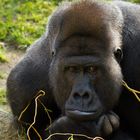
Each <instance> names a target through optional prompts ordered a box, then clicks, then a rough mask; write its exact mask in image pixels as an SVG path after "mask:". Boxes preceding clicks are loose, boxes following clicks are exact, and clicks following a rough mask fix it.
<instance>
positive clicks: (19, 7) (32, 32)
mask: <svg viewBox="0 0 140 140" xmlns="http://www.w3.org/2000/svg"><path fill="white" fill-rule="evenodd" d="M61 1H63V0H0V108H2V109H4V110H7V111H8V110H9V108H8V106H7V101H6V96H5V92H6V79H7V76H8V74H9V72H10V70H11V69H12V68H13V67H14V66H15V65H16V63H18V61H19V60H20V59H21V58H22V56H23V55H24V53H25V51H26V49H27V48H28V47H29V46H30V45H31V44H32V43H33V42H34V41H35V40H36V39H37V38H39V37H40V36H41V35H42V34H43V33H44V32H45V28H46V24H47V21H48V16H49V15H50V14H51V13H52V11H53V10H54V9H55V8H56V6H57V5H58V4H59V3H60V2H61ZM125 1H129V2H134V3H140V0H125Z"/></svg>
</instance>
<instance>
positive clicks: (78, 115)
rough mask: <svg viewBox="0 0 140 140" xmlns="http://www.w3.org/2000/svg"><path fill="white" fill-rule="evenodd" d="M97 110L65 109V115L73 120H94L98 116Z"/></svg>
mask: <svg viewBox="0 0 140 140" xmlns="http://www.w3.org/2000/svg"><path fill="white" fill-rule="evenodd" d="M99 114H100V113H99V111H97V110H95V111H88V112H85V111H80V110H67V111H66V115H67V116H68V117H70V118H72V119H74V120H80V121H88V120H94V119H95V118H97V117H98V116H99Z"/></svg>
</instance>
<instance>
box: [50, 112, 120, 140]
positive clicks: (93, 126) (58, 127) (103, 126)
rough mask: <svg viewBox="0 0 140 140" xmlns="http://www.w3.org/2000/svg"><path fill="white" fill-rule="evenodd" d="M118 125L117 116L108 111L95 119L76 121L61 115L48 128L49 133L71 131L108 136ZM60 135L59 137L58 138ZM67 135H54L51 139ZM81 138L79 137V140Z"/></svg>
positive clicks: (92, 135)
mask: <svg viewBox="0 0 140 140" xmlns="http://www.w3.org/2000/svg"><path fill="white" fill-rule="evenodd" d="M118 127H119V117H118V116H117V115H116V114H115V113H113V112H109V113H107V114H104V115H102V116H101V117H99V119H98V120H96V121H85V122H78V121H75V120H72V119H71V118H69V117H67V116H63V117H61V118H59V119H58V120H56V121H55V122H54V123H53V124H52V125H51V126H50V128H49V130H50V133H51V134H54V133H73V134H84V135H87V136H91V137H95V136H103V137H104V136H108V135H110V134H111V133H112V132H113V131H115V130H116V129H117V128H118ZM59 137H60V138H59ZM66 137H67V138H68V137H69V136H54V137H53V140H55V139H61V140H63V138H64V140H65V139H66ZM81 139H82V138H80V140H81Z"/></svg>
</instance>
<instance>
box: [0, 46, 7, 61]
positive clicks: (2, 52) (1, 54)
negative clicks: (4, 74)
mask: <svg viewBox="0 0 140 140" xmlns="http://www.w3.org/2000/svg"><path fill="white" fill-rule="evenodd" d="M5 62H8V58H7V57H6V56H5V50H4V48H2V47H1V46H0V63H5Z"/></svg>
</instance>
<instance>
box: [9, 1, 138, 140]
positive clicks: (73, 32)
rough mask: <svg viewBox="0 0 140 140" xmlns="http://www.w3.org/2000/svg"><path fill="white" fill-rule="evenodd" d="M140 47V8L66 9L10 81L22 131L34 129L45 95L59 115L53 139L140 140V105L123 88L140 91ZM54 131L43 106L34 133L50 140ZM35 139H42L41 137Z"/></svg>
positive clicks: (70, 5)
mask: <svg viewBox="0 0 140 140" xmlns="http://www.w3.org/2000/svg"><path fill="white" fill-rule="evenodd" d="M139 47H140V6H139V5H135V4H131V3H127V2H112V3H111V2H109V3H108V2H98V1H92V0H83V1H77V2H65V3H62V4H61V5H60V6H59V7H58V8H57V10H56V11H55V12H54V13H53V14H52V16H51V18H50V20H49V23H48V26H47V32H46V33H45V34H44V35H43V36H42V37H41V38H40V39H39V40H37V41H36V42H35V43H34V44H33V45H32V46H31V47H30V48H29V49H28V50H27V53H26V54H25V56H24V58H23V59H22V60H21V61H20V62H19V63H18V64H17V65H16V67H15V68H14V69H13V70H12V71H11V73H10V75H9V78H8V80H7V98H8V101H9V104H10V106H11V109H12V112H13V116H14V122H15V124H18V125H17V126H18V127H20V125H22V126H23V127H25V128H26V129H27V128H28V127H29V124H31V123H32V122H33V119H34V118H33V117H34V113H35V110H34V100H33V98H34V97H35V96H36V94H37V93H38V91H39V90H44V91H45V92H46V94H45V96H44V97H41V98H40V101H41V102H42V103H43V104H44V105H45V106H46V108H48V109H50V110H52V113H51V114H50V115H51V118H52V120H53V123H52V125H50V127H49V132H50V133H56V132H64V133H66V132H69V133H81V134H86V135H88V136H92V137H95V136H101V137H103V138H105V139H106V140H124V139H126V140H130V139H131V140H132V139H133V140H134V139H135V140H140V103H139V102H138V101H137V99H136V98H135V96H134V95H133V94H131V92H130V93H129V91H128V90H127V89H123V88H122V79H124V80H125V81H126V82H127V83H128V84H129V85H130V86H131V87H133V88H134V89H137V90H140V77H139V76H140V48H139ZM122 54H123V55H122ZM29 102H31V104H30V106H29V107H28V109H27V110H26V111H25V112H24V114H23V116H22V118H21V122H18V118H19V116H20V113H21V112H22V111H23V109H24V108H25V107H26V106H27V105H28V103H29ZM116 114H117V115H116ZM118 116H119V117H118ZM119 118H120V119H119ZM119 124H120V125H119ZM48 126H49V118H48V116H47V114H46V113H45V111H44V108H43V107H42V105H41V103H40V102H39V101H38V113H37V118H36V123H35V124H34V128H36V130H37V131H38V132H39V133H40V135H41V136H42V139H45V138H46V137H47V136H48V132H47V131H45V128H47V127H48ZM118 128H119V129H118ZM30 135H31V137H32V139H39V138H38V137H37V135H36V133H35V132H34V130H33V129H31V131H30ZM52 139H54V140H55V139H56V140H63V139H64V140H66V139H67V137H60V136H57V137H53V138H52ZM75 139H76V140H77V139H78V140H82V139H83V138H81V137H76V138H75ZM84 139H85V138H84Z"/></svg>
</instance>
